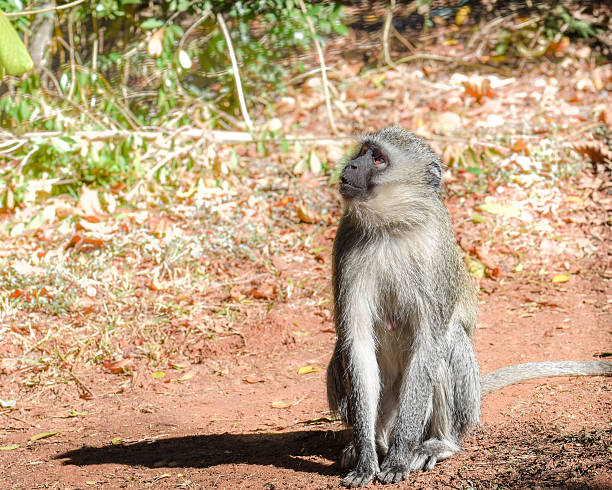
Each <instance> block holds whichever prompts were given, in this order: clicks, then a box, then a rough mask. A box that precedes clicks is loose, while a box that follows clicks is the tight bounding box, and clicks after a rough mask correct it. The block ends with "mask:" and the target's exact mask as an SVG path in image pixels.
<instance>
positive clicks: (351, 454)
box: [327, 343, 357, 469]
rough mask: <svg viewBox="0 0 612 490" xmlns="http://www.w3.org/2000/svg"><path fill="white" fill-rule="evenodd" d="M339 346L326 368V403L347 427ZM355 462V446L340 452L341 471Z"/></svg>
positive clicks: (348, 446) (344, 390) (344, 388)
mask: <svg viewBox="0 0 612 490" xmlns="http://www.w3.org/2000/svg"><path fill="white" fill-rule="evenodd" d="M340 349H341V348H340V346H339V345H338V343H336V346H335V348H334V353H333V354H332V358H331V360H330V361H329V366H328V367H327V401H328V403H329V408H330V410H331V411H332V412H334V413H337V414H338V415H340V418H341V419H342V421H343V422H344V423H345V424H346V425H347V426H349V427H350V426H352V425H353V422H352V420H351V419H350V411H349V397H348V394H347V389H346V386H345V382H346V379H345V375H344V373H345V371H346V370H345V367H344V363H343V356H342V352H341V350H340ZM356 462H357V456H356V452H355V446H354V445H353V443H352V442H351V443H349V444H347V446H346V447H345V448H344V449H343V450H342V455H341V457H340V467H341V468H342V469H348V468H353V467H354V466H355V463H356Z"/></svg>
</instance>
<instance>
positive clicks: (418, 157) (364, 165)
mask: <svg viewBox="0 0 612 490" xmlns="http://www.w3.org/2000/svg"><path fill="white" fill-rule="evenodd" d="M441 178H442V162H441V161H440V159H439V158H438V156H437V155H436V154H435V153H434V152H433V151H432V149H431V148H430V147H429V145H427V143H425V141H423V140H422V139H421V138H419V137H417V136H415V135H414V134H412V133H410V132H409V131H406V130H405V129H403V128H399V127H388V128H385V129H382V130H380V131H378V132H377V133H374V134H369V135H366V136H364V137H363V138H362V139H361V141H360V143H359V146H358V147H357V149H356V150H355V153H354V154H353V157H352V158H350V159H349V160H348V162H347V163H346V165H345V166H344V168H343V169H342V173H341V174H340V194H341V195H342V197H343V199H344V204H345V212H346V213H348V214H350V215H352V216H354V217H355V218H356V219H357V220H359V221H361V222H362V223H363V224H366V225H371V226H377V225H380V224H383V225H388V224H389V223H398V222H403V223H407V224H413V223H416V222H426V221H427V220H428V215H431V213H432V212H436V211H434V209H438V208H440V205H441V200H440V185H441V180H442V179H441Z"/></svg>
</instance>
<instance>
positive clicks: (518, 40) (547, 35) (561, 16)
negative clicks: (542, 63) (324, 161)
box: [495, 5, 600, 58]
mask: <svg viewBox="0 0 612 490" xmlns="http://www.w3.org/2000/svg"><path fill="white" fill-rule="evenodd" d="M599 33H600V29H598V28H597V27H594V26H591V25H590V24H589V23H587V22H585V21H583V20H580V19H578V18H576V17H573V16H572V15H571V13H570V12H568V10H567V9H566V8H565V7H563V6H561V5H558V6H557V8H555V9H554V10H552V11H549V12H543V13H542V20H541V21H540V22H537V23H533V24H531V25H530V26H529V27H527V28H525V29H519V30H508V29H503V30H502V31H501V34H500V36H499V38H498V39H497V43H496V45H495V54H496V55H498V56H503V55H506V54H509V53H511V52H512V50H514V49H516V51H517V54H518V55H519V56H522V57H526V58H537V57H540V56H542V55H544V54H545V53H546V50H547V48H548V46H549V44H550V43H553V42H557V41H558V40H559V37H560V36H561V35H578V36H580V37H583V38H587V37H595V36H597V35H598V34H599ZM534 41H536V42H537V41H541V46H540V48H536V49H528V48H526V46H529V45H531V44H532V43H533V42H534Z"/></svg>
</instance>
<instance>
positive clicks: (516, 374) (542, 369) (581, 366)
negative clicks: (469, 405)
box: [481, 361, 612, 395]
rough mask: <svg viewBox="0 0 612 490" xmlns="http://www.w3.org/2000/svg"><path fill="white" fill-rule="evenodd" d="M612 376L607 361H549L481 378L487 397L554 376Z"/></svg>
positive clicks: (610, 364)
mask: <svg viewBox="0 0 612 490" xmlns="http://www.w3.org/2000/svg"><path fill="white" fill-rule="evenodd" d="M598 375H599V376H612V362H606V361H557V362H555V361H549V362H528V363H526V364H517V365H516V366H508V367H504V368H501V369H498V370H497V371H493V372H492V373H489V374H485V375H484V376H482V377H481V386H482V394H483V395H486V394H488V393H491V392H493V391H497V390H500V389H501V388H503V387H505V386H509V385H511V384H514V383H519V382H521V381H526V380H528V379H535V378H550V377H554V376H598Z"/></svg>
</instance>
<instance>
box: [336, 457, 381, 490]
mask: <svg viewBox="0 0 612 490" xmlns="http://www.w3.org/2000/svg"><path fill="white" fill-rule="evenodd" d="M377 471H378V463H377V462H376V461H370V462H367V463H364V462H362V463H358V464H357V467H356V468H355V469H354V470H353V471H351V472H350V473H349V474H348V475H346V476H345V477H344V478H343V479H342V485H344V486H345V487H351V488H353V487H365V486H366V485H367V484H368V483H370V482H371V481H372V479H373V478H374V475H375V474H376V472H377Z"/></svg>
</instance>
